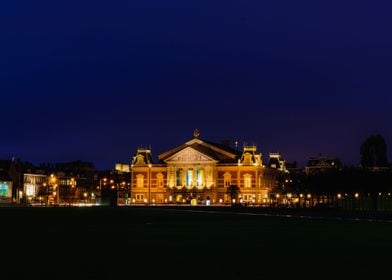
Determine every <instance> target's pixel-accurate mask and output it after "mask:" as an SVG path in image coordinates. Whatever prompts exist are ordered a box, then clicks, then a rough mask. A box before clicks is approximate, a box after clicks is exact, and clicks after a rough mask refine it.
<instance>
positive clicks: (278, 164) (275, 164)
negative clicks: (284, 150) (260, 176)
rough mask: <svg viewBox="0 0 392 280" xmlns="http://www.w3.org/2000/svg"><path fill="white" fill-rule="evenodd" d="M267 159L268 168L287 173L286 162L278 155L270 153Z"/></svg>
mask: <svg viewBox="0 0 392 280" xmlns="http://www.w3.org/2000/svg"><path fill="white" fill-rule="evenodd" d="M269 157H270V158H269V163H268V165H269V167H271V168H274V169H277V170H279V171H282V172H287V168H286V161H285V160H284V159H283V158H282V156H281V155H280V153H270V155H269Z"/></svg>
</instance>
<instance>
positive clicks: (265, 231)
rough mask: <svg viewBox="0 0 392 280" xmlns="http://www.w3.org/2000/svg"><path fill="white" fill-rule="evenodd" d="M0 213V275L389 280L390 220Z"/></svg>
mask: <svg viewBox="0 0 392 280" xmlns="http://www.w3.org/2000/svg"><path fill="white" fill-rule="evenodd" d="M0 215H1V219H2V222H1V234H0V237H1V240H2V244H1V264H0V265H1V273H0V279H32V278H33V279H38V278H41V279H154V278H161V279H187V278H188V279H189V278H190V279H205V278H207V279H211V278H216V279H245V278H253V279H283V278H284V279H287V278H289V279H304V278H305V279H342V278H349V279H356V278H357V279H381V278H383V279H389V278H390V276H389V275H390V267H391V264H390V259H391V254H392V223H387V222H366V221H337V220H319V219H299V218H285V217H265V216H258V215H243V214H239V213H230V212H227V211H226V212H222V213H201V212H188V211H182V210H175V209H167V208H165V209H162V208H154V207H151V208H143V207H135V208H0ZM385 273H388V274H385ZM382 275H387V276H386V277H385V276H383V277H381V276H382Z"/></svg>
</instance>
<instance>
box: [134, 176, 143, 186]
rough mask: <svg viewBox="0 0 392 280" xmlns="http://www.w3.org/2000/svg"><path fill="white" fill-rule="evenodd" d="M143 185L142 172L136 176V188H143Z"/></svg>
mask: <svg viewBox="0 0 392 280" xmlns="http://www.w3.org/2000/svg"><path fill="white" fill-rule="evenodd" d="M143 186H144V176H143V175H142V174H138V175H137V176H136V188H143Z"/></svg>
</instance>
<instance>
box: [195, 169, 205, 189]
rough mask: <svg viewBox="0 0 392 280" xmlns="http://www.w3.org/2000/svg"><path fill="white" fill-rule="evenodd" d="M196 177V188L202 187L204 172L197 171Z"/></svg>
mask: <svg viewBox="0 0 392 280" xmlns="http://www.w3.org/2000/svg"><path fill="white" fill-rule="evenodd" d="M196 177H197V186H198V187H201V186H203V185H204V183H203V182H204V170H203V169H198V170H197V171H196Z"/></svg>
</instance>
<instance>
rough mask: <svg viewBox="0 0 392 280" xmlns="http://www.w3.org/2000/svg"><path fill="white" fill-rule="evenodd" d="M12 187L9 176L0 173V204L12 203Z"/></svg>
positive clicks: (3, 172)
mask: <svg viewBox="0 0 392 280" xmlns="http://www.w3.org/2000/svg"><path fill="white" fill-rule="evenodd" d="M12 186H13V182H12V179H11V177H10V176H9V174H8V173H7V172H5V171H0V203H10V202H12Z"/></svg>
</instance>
